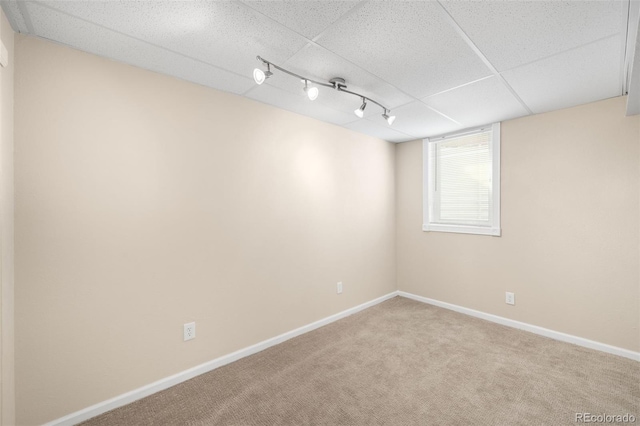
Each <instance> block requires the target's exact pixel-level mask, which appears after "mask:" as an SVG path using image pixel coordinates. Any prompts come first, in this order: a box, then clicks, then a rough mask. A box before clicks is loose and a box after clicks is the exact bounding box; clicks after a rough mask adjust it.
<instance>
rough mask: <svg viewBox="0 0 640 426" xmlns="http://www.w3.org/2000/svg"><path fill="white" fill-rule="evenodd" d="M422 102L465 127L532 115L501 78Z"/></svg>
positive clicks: (476, 83) (441, 94)
mask: <svg viewBox="0 0 640 426" xmlns="http://www.w3.org/2000/svg"><path fill="white" fill-rule="evenodd" d="M422 101H423V102H424V103H426V104H427V105H429V106H430V107H433V108H435V109H436V110H438V111H440V112H442V113H444V114H445V115H447V116H449V117H451V118H453V119H454V120H456V121H458V122H460V123H461V124H462V125H463V126H464V127H472V126H480V125H484V124H488V123H495V122H498V121H504V120H508V119H511V118H516V117H522V116H523V115H527V114H528V112H527V110H526V109H525V108H524V107H523V106H522V104H521V103H520V102H519V101H518V100H517V99H516V98H515V96H513V94H512V93H511V92H510V91H509V89H507V88H506V87H505V85H504V84H503V83H502V82H501V81H500V80H498V78H497V77H489V78H485V79H483V80H479V81H476V82H474V83H471V84H467V85H464V86H461V87H458V88H456V89H453V90H448V91H446V92H443V93H439V94H437V95H433V96H430V97H428V98H424V99H423V100H422Z"/></svg>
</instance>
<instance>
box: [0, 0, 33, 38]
mask: <svg viewBox="0 0 640 426" xmlns="http://www.w3.org/2000/svg"><path fill="white" fill-rule="evenodd" d="M0 4H1V5H2V10H3V11H4V13H5V15H6V16H7V19H9V22H11V26H12V27H13V29H14V31H17V32H19V33H22V34H26V33H28V32H29V30H28V28H27V24H26V22H25V20H24V17H23V16H22V13H21V12H20V9H19V8H18V2H17V1H15V0H3V1H2V2H0Z"/></svg>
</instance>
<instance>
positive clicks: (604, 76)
mask: <svg viewBox="0 0 640 426" xmlns="http://www.w3.org/2000/svg"><path fill="white" fill-rule="evenodd" d="M620 44H621V40H620V37H619V36H613V37H610V38H607V39H605V40H601V41H598V42H596V43H592V44H589V45H586V46H583V47H581V48H579V49H574V50H570V51H568V52H565V53H561V54H558V55H555V56H552V57H550V58H547V59H543V60H541V61H537V62H534V63H532V64H529V65H525V66H522V67H520V68H516V69H513V70H510V71H506V72H504V73H502V75H503V76H504V78H505V79H506V80H507V82H508V83H509V84H510V85H511V87H513V89H514V90H515V91H516V93H517V94H518V95H519V96H520V98H521V99H522V100H523V101H524V102H525V103H526V104H527V105H528V106H529V108H531V110H532V111H533V112H535V113H540V112H546V111H551V110H555V109H560V108H567V107H571V106H575V105H580V104H584V103H588V102H593V101H597V100H600V99H606V98H611V97H614V96H620V95H621V87H622V86H621V82H620V66H621V63H620V61H621V59H620V58H621V57H620V55H621V52H620Z"/></svg>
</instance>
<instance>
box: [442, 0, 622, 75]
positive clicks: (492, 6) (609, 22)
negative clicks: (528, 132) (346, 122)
mask: <svg viewBox="0 0 640 426" xmlns="http://www.w3.org/2000/svg"><path fill="white" fill-rule="evenodd" d="M442 3H443V4H444V6H445V8H446V9H447V10H448V11H449V12H450V14H451V15H452V16H453V18H454V19H455V20H456V22H457V23H458V25H460V26H461V27H462V29H463V30H464V31H465V33H466V34H467V35H468V36H469V37H470V38H471V39H472V40H473V41H474V43H475V44H476V46H478V48H479V49H480V50H481V51H482V53H484V55H485V56H487V58H488V59H489V61H490V62H491V63H492V64H493V66H495V67H496V68H497V69H498V71H504V70H507V69H510V68H514V67H516V66H519V65H523V64H526V63H529V62H532V61H535V60H538V59H541V58H544V57H547V56H549V55H553V54H556V53H559V52H562V51H564V50H567V49H571V48H575V47H578V46H580V45H583V44H586V43H590V42H593V41H596V40H599V39H601V38H604V37H608V36H611V35H613V34H616V33H619V32H620V31H622V30H623V17H624V16H625V15H624V13H625V8H626V3H627V2H626V1H557V0H554V1H483V2H471V1H463V2H461V1H444V2H442Z"/></svg>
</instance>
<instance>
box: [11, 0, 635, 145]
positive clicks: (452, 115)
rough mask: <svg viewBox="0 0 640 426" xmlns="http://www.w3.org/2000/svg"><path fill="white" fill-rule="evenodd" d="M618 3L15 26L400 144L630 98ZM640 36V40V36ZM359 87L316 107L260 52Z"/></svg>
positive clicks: (145, 5)
mask: <svg viewBox="0 0 640 426" xmlns="http://www.w3.org/2000/svg"><path fill="white" fill-rule="evenodd" d="M635 1H636V0H631V1H629V0H616V1H613V0H610V1H566V2H565V1H474V2H471V1H295V0H294V1H250V0H246V1H191V2H182V1H95V0H91V1H89V0H85V1H14V0H2V8H3V9H4V11H5V13H6V14H7V16H8V18H9V20H10V22H11V24H12V26H13V28H14V30H16V31H18V32H20V33H24V34H31V35H34V36H37V37H41V38H45V39H49V40H53V41H55V42H58V43H62V44H65V45H68V46H71V47H74V48H76V49H79V50H83V51H86V52H90V53H94V54H97V55H100V56H104V57H107V58H111V59H114V60H117V61H122V62H125V63H128V64H131V65H135V66H138V67H142V68H145V69H149V70H152V71H156V72H160V73H164V74H168V75H171V76H175V77H178V78H181V79H184V80H188V81H191V82H194V83H198V84H201V85H204V86H208V87H212V88H215V89H219V90H224V91H226V92H231V93H235V94H237V95H240V96H245V97H248V98H251V99H254V100H256V101H259V102H264V103H267V104H271V105H274V106H276V107H279V108H283V109H286V110H290V111H293V112H296V113H299V114H304V115H307V116H310V117H313V118H316V119H318V120H322V121H326V122H329V123H333V124H336V125H339V126H343V127H345V128H348V129H351V130H354V131H356V132H361V133H365V134H368V135H372V136H376V137H379V138H382V139H385V140H388V141H392V142H403V141H408V140H413V139H418V138H423V137H428V136H436V135H440V134H444V133H449V132H452V131H456V130H459V129H464V128H468V127H473V126H478V125H483V124H487V123H491V122H496V121H503V120H507V119H511V118H515V117H521V116H525V115H529V114H537V113H542V112H546V111H551V110H555V109H559V108H565V107H570V106H574V105H579V104H583V103H587V102H592V101H597V100H600V99H605V98H610V97H615V96H620V95H622V94H624V93H626V87H627V86H628V84H629V82H628V81H627V80H628V77H627V75H628V67H629V64H628V62H629V57H630V56H632V55H629V54H628V49H629V41H628V38H629V37H628V33H629V28H630V27H633V26H634V25H635V27H636V28H637V22H631V21H630V20H629V10H630V7H632V6H633V3H634V2H635ZM634 34H635V33H634ZM257 55H260V56H262V57H263V58H265V59H267V60H269V61H271V62H273V63H275V64H277V65H280V66H282V67H284V68H287V69H289V70H291V71H293V72H296V73H298V74H301V75H304V76H307V77H309V78H312V79H315V80H325V81H328V80H329V79H331V78H333V77H342V78H344V79H346V81H347V84H348V88H349V89H350V90H353V91H356V92H359V93H362V94H363V95H366V96H368V97H370V98H373V99H375V100H377V101H378V102H380V103H382V104H384V105H385V106H387V107H388V108H391V109H392V114H394V115H396V116H397V119H396V121H395V123H394V125H393V126H388V125H387V124H386V122H385V120H384V119H383V118H382V117H381V113H382V110H380V109H379V108H378V107H377V106H375V105H370V106H368V108H367V109H366V111H365V113H366V114H365V116H364V118H362V119H359V118H358V117H356V116H355V114H354V113H353V110H354V109H356V108H358V107H359V105H360V100H359V99H358V98H356V97H353V96H350V95H347V94H344V93H338V92H336V91H332V90H331V89H328V88H321V90H320V96H319V97H318V99H317V100H316V101H313V102H312V101H310V100H309V99H307V97H306V96H305V93H304V92H303V90H302V85H301V83H300V82H299V81H297V79H295V78H293V77H291V76H288V75H286V74H283V73H280V72H277V71H276V72H275V73H274V76H273V77H272V78H270V79H268V80H267V82H266V83H265V84H263V85H260V86H258V85H256V84H255V82H254V81H253V79H252V71H253V69H254V68H256V67H259V66H260V64H259V62H258V61H257V60H256V56H257Z"/></svg>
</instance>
